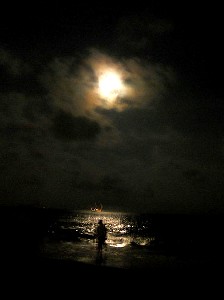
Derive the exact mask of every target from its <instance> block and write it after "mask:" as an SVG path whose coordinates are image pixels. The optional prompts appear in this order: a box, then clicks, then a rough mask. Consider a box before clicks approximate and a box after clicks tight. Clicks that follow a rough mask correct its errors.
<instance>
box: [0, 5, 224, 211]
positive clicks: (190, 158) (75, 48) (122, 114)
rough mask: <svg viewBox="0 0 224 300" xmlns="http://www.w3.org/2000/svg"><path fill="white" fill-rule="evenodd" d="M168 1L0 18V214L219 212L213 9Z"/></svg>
mask: <svg viewBox="0 0 224 300" xmlns="http://www.w3.org/2000/svg"><path fill="white" fill-rule="evenodd" d="M164 2H165V4H164V3H163V2H162V1H148V2H147V4H145V5H142V6H141V4H140V3H139V4H135V5H131V4H129V5H127V4H125V5H123V6H122V7H121V6H119V5H118V4H114V5H113V4H111V3H104V4H86V5H84V4H83V5H82V6H81V5H77V3H75V2H74V3H68V4H67V5H66V3H60V4H54V5H53V4H52V6H49V5H48V6H46V5H45V4H40V3H37V4H33V3H30V4H26V5H24V6H21V3H20V4H15V5H14V4H13V6H10V5H9V4H8V5H7V7H4V9H2V11H1V14H2V16H1V21H0V25H1V31H0V86H1V89H0V166H1V173H0V203H1V204H4V205H18V204H28V205H35V206H41V207H42V206H46V207H56V208H72V209H89V208H90V207H91V206H92V205H93V203H94V202H102V204H103V206H104V209H105V210H125V211H138V212H165V213H169V212H171V213H179V212H181V213H219V212H223V211H224V205H223V204H224V199H223V193H224V186H223V179H224V171H223V163H224V158H223V153H224V152H223V151H224V139H223V129H224V118H223V112H224V103H223V89H222V88H221V87H222V85H223V84H222V82H221V80H222V75H221V74H220V73H221V71H222V67H221V66H222V60H223V46H222V30H223V29H222V27H223V26H222V15H221V12H222V9H221V4H220V5H219V4H216V3H215V2H214V3H213V4H209V5H208V4H207V5H206V4H205V3H202V4H201V5H200V4H199V3H198V5H197V6H195V4H194V3H192V4H191V3H190V2H186V3H185V4H184V3H181V4H178V5H177V4H175V3H173V5H171V3H170V2H169V3H166V1H164ZM108 70H110V71H111V70H112V71H114V72H116V73H117V74H118V75H119V76H120V78H121V80H122V89H121V90H120V91H115V92H114V93H113V95H112V96H111V98H110V99H109V100H108V98H107V96H102V94H100V93H99V78H100V76H102V74H104V73H105V72H107V71H108Z"/></svg>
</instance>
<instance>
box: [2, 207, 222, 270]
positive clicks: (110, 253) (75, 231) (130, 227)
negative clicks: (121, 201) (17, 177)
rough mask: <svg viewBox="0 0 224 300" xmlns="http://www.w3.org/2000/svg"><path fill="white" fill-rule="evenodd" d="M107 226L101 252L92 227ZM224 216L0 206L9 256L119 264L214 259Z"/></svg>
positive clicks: (178, 265)
mask: <svg viewBox="0 0 224 300" xmlns="http://www.w3.org/2000/svg"><path fill="white" fill-rule="evenodd" d="M99 219H102V220H103V223H104V224H105V225H106V228H107V240H106V243H105V245H104V248H103V251H102V254H100V255H99V253H98V251H97V243H96V239H95V235H94V233H95V229H96V226H97V223H98V221H99ZM222 228H223V217H222V216H217V215H184V214H183V215H170V214H139V213H136V214H135V213H126V212H110V211H102V212H93V211H91V210H90V211H81V210H78V211H76V210H74V211H73V210H56V209H44V208H41V209H40V208H38V209H37V208H30V207H16V208H11V207H3V208H1V236H2V243H1V245H2V246H1V251H3V253H4V255H5V257H7V258H8V259H10V260H11V261H13V260H18V259H21V258H23V259H24V258H26V259H27V258H30V259H32V258H36V257H38V258H43V259H49V260H50V259H51V260H61V261H67V262H72V261H73V262H79V263H83V264H85V265H94V266H96V265H97V266H105V267H114V268H120V269H127V270H129V269H135V270H138V269H140V270H142V269H149V268H156V269H183V268H189V267H194V268H201V267H204V266H206V267H207V266H212V265H219V264H220V262H221V261H222V257H223V246H222V244H223V243H222V236H223V234H222Z"/></svg>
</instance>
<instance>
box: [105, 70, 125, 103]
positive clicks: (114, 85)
mask: <svg viewBox="0 0 224 300" xmlns="http://www.w3.org/2000/svg"><path fill="white" fill-rule="evenodd" d="M122 88H123V84H122V81H121V78H120V76H119V75H118V74H117V73H115V72H106V73H104V74H102V75H101V76H99V94H100V96H101V97H102V98H104V99H105V100H107V101H114V100H116V98H117V97H118V96H119V95H120V93H121V90H122Z"/></svg>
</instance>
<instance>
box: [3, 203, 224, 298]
mask: <svg viewBox="0 0 224 300" xmlns="http://www.w3.org/2000/svg"><path fill="white" fill-rule="evenodd" d="M9 211H10V212H9ZM1 212H3V210H1ZM9 216H10V217H9ZM101 216H102V215H101ZM63 217H64V216H63ZM106 217H108V216H106ZM57 218H58V217H57ZM110 218H111V215H110ZM52 220H53V221H55V212H54V213H52V212H49V211H48V212H47V213H46V211H43V210H30V209H28V210H24V209H22V210H19V212H18V211H16V212H15V211H13V210H8V209H7V210H6V211H5V213H2V218H1V221H2V224H1V236H2V246H1V271H2V274H4V276H3V277H2V279H1V282H2V284H3V285H5V284H6V285H8V284H10V285H12V286H14V285H18V286H19V287H20V289H22V290H24V291H27V288H28V287H31V286H32V287H33V288H35V289H38V291H40V290H43V289H48V290H51V291H56V290H61V291H63V290H66V291H73V292H74V293H77V291H78V290H80V291H81V292H82V293H83V292H85V293H87V294H91V293H93V292H94V290H93V289H94V286H96V285H98V284H102V285H103V286H105V287H107V288H108V289H109V291H110V290H111V289H112V290H114V289H115V290H117V288H118V287H119V288H120V289H121V290H126V291H127V292H129V293H130V292H131V291H132V289H134V290H135V289H136V288H138V289H139V288H140V291H139V292H142V290H143V289H146V290H147V291H148V292H149V293H150V291H151V290H156V289H158V287H159V290H157V292H158V293H159V292H160V291H162V290H161V286H163V287H164V286H166V287H167V288H168V289H171V290H172V289H174V290H175V289H176V288H177V287H183V288H184V289H187V290H189V289H193V288H199V287H200V288H202V289H203V290H205V289H206V288H209V287H211V286H217V289H218V288H219V287H220V286H221V285H220V282H221V280H222V276H220V274H222V270H223V266H224V263H223V252H222V250H223V248H221V243H218V242H217V243H216V245H215V244H213V247H211V246H210V247H209V248H208V249H209V251H208V250H207V251H204V250H203V248H201V247H198V248H197V249H194V250H195V251H191V253H190V252H189V251H181V252H180V250H179V251H178V252H172V251H170V249H168V250H169V251H158V249H156V250H153V249H151V248H149V247H148V246H142V245H136V244H134V245H133V243H130V244H125V245H124V247H120V248H119V247H114V241H116V242H117V239H118V237H117V233H116V236H112V237H111V244H108V247H107V248H104V249H103V253H102V257H101V258H100V257H98V254H97V250H96V247H95V244H94V241H92V240H89V239H88V238H86V237H85V238H81V239H80V238H79V239H78V240H76V239H75V240H68V239H67V238H68V236H67V235H65V236H66V239H64V240H62V238H61V235H60V240H58V239H57V237H55V236H54V239H52V235H50V237H49V236H48V237H47V239H46V232H48V229H49V226H50V225H51V224H52ZM57 220H58V219H57ZM63 220H64V219H63ZM84 220H86V217H85V219H84ZM91 220H92V219H91ZM91 220H90V219H89V217H88V224H90V223H91V222H92V221H91ZM113 220H114V219H113ZM72 221H73V219H72ZM69 222H70V221H69ZM83 222H84V221H83V219H82V223H83ZM53 223H54V222H53ZM63 224H64V223H63ZM108 224H109V223H108ZM113 224H114V223H113ZM119 224H120V227H121V223H119ZM127 224H130V222H129V221H128V222H127ZM88 226H89V225H88ZM122 230H123V229H122ZM216 236H217V235H216ZM115 238H116V239H115ZM119 240H120V236H119ZM126 240H127V236H125V237H123V239H122V243H124V241H126ZM144 241H145V237H144ZM214 241H215V240H214ZM214 241H213V242H214ZM141 242H142V239H141ZM108 243H109V242H108ZM122 245H123V244H122ZM112 246H113V247H112ZM171 250H173V249H171ZM181 250H182V249H181ZM188 250H189V249H188ZM191 250H192V249H191ZM12 291H13V290H12Z"/></svg>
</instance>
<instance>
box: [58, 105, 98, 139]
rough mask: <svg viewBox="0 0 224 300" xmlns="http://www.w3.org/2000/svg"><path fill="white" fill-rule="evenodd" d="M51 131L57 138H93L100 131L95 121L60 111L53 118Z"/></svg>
mask: <svg viewBox="0 0 224 300" xmlns="http://www.w3.org/2000/svg"><path fill="white" fill-rule="evenodd" d="M53 131H54V134H55V136H56V137H57V138H60V139H65V140H85V139H87V140H88V139H95V138H96V137H97V135H98V134H99V133H100V126H99V124H98V123H97V122H95V121H91V120H89V119H87V118H84V117H74V116H72V115H71V114H68V113H65V112H63V111H60V112H59V113H58V114H57V115H56V116H55V118H54V120H53Z"/></svg>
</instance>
